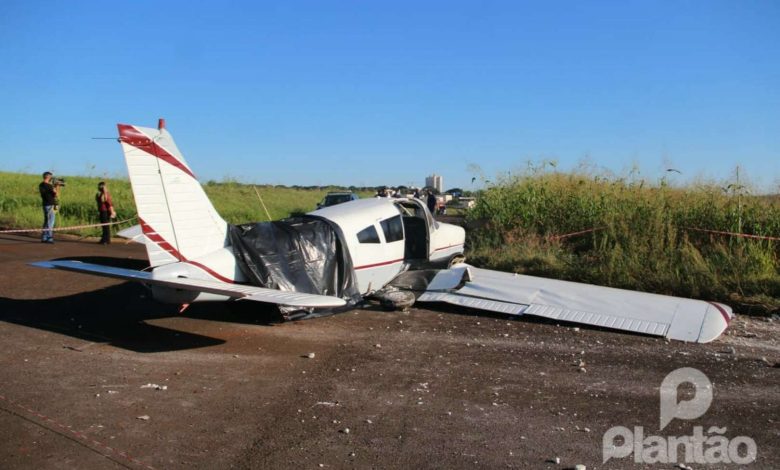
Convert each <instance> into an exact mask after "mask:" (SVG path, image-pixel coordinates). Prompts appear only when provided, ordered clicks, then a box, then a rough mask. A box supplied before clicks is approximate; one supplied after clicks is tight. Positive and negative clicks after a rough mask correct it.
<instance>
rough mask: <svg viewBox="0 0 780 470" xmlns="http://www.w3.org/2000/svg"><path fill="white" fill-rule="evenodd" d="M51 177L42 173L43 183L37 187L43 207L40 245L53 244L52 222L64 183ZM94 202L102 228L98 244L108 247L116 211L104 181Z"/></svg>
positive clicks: (47, 173)
mask: <svg viewBox="0 0 780 470" xmlns="http://www.w3.org/2000/svg"><path fill="white" fill-rule="evenodd" d="M53 177H54V175H53V174H52V172H50V171H47V172H44V173H43V181H41V184H39V185H38V190H39V191H40V193H41V204H42V206H43V227H41V228H42V230H41V243H54V221H55V219H56V217H57V211H58V210H59V204H60V201H59V196H60V191H61V190H62V187H63V186H64V183H63V182H62V180H53ZM95 202H96V204H97V210H98V216H99V217H100V223H101V224H102V227H103V236H102V237H101V238H100V244H102V245H108V244H109V243H111V225H110V224H111V219H114V218H116V211H115V210H114V202H113V201H112V200H111V193H110V192H109V191H108V185H107V184H106V182H105V181H101V182H100V183H98V187H97V193H96V194H95Z"/></svg>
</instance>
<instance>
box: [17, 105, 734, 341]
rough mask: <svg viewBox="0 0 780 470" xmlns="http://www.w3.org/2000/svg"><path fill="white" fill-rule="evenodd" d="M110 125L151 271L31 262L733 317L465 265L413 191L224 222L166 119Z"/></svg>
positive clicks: (232, 293) (144, 275) (298, 298)
mask: <svg viewBox="0 0 780 470" xmlns="http://www.w3.org/2000/svg"><path fill="white" fill-rule="evenodd" d="M117 127H118V129H119V141H120V143H121V145H122V149H123V151H124V156H125V161H126V163H127V169H128V175H129V178H130V183H131V185H132V189H133V195H134V197H135V203H136V208H137V211H138V219H139V221H140V229H130V230H127V231H124V232H125V235H128V234H129V235H128V236H132V237H133V238H134V239H135V240H136V241H139V242H141V243H144V244H145V246H146V250H147V254H148V257H149V264H150V267H151V270H150V271H135V270H129V269H123V268H115V267H109V266H102V265H96V264H89V263H82V262H78V261H68V260H63V261H43V262H38V263H32V264H33V265H34V266H37V267H43V268H55V269H63V270H67V271H75V272H80V273H86V274H94V275H99V276H107V277H113V278H118V279H124V280H129V281H136V282H140V283H142V284H145V285H147V286H148V287H150V288H151V291H152V294H153V296H154V298H155V299H157V300H159V301H161V302H165V303H173V304H179V305H188V304H190V303H192V302H198V301H215V300H216V301H225V300H243V301H247V300H248V301H258V302H265V303H272V304H277V305H279V306H280V307H281V309H282V311H283V312H285V311H286V312H293V311H304V312H317V311H320V309H330V311H333V310H334V309H335V310H338V309H339V308H341V309H345V308H349V307H352V306H355V305H356V304H357V303H358V302H359V301H360V300H361V299H362V298H363V297H367V296H372V295H374V296H376V295H379V296H380V298H381V297H382V296H383V295H384V296H385V298H392V295H393V294H394V293H395V294H398V293H404V292H406V293H407V294H406V296H405V298H407V299H408V298H409V296H410V295H409V294H408V292H409V291H415V293H416V295H415V296H414V297H416V301H418V302H446V303H450V304H455V305H460V306H464V307H469V308H473V309H478V310H486V311H491V312H498V313H503V314H508V315H534V316H540V317H545V318H549V319H553V320H560V321H566V322H572V323H581V324H586V325H593V326H597V327H604V328H611V329H616V330H624V331H630V332H635V333H642V334H647V335H656V336H662V337H666V338H669V339H675V340H681V341H690V342H700V343H706V342H709V341H712V340H714V339H716V338H717V337H718V336H720V334H721V333H722V332H723V331H724V330H725V329H726V327H727V326H728V323H729V322H730V321H731V319H732V318H733V313H732V311H731V309H730V308H729V307H728V306H726V305H723V304H719V303H715V302H705V301H701V300H692V299H684V298H679V297H670V296H664V295H657V294H649V293H642V292H634V291H628V290H622V289H614V288H609V287H601V286H593V285H587V284H580V283H574V282H567V281H559V280H552V279H544V278H539V277H532V276H526V275H517V274H510V273H503V272H497V271H490V270H486V269H479V268H476V267H473V266H469V265H468V264H465V263H463V262H461V261H462V260H463V248H464V242H465V232H464V230H463V228H461V227H458V226H455V225H450V224H445V223H441V222H438V221H436V220H434V218H433V217H432V216H431V214H430V212H429V211H428V209H427V207H426V205H425V204H424V203H423V202H422V201H420V200H417V199H413V198H399V199H389V198H375V199H360V200H356V201H350V202H346V203H343V204H339V205H336V206H331V207H326V208H323V209H319V210H315V211H313V212H310V213H309V214H307V215H306V216H305V217H302V218H297V219H290V220H288V221H277V222H267V223H258V224H247V225H241V226H230V225H229V224H228V223H227V222H225V221H224V220H223V219H222V218H221V217H220V215H219V214H218V213H217V211H216V210H215V209H214V207H213V206H212V204H211V202H210V201H209V199H208V197H207V196H206V194H205V192H204V191H203V187H202V186H201V185H200V183H199V182H198V180H197V179H196V177H195V174H194V173H193V171H192V170H191V169H190V167H189V166H188V165H187V163H186V161H185V160H184V158H183V157H182V155H181V153H180V152H179V150H178V148H177V147H176V144H175V143H174V141H173V138H172V137H171V135H170V134H169V133H168V131H167V130H166V129H165V123H164V120H162V119H160V122H159V125H158V128H157V129H154V128H145V127H139V126H131V125H127V124H119V125H118V126H117ZM133 232H136V233H133ZM436 267H439V268H441V269H433V268H436ZM402 297H403V296H402ZM413 300H414V298H413ZM290 317H291V318H295V317H296V316H295V315H291V316H290Z"/></svg>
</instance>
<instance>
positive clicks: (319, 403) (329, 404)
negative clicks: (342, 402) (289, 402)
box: [298, 401, 339, 412]
mask: <svg viewBox="0 0 780 470" xmlns="http://www.w3.org/2000/svg"><path fill="white" fill-rule="evenodd" d="M338 404H339V402H337V401H335V402H334V401H318V402H317V403H315V406H316V405H322V406H338ZM298 411H299V412H300V410H298Z"/></svg>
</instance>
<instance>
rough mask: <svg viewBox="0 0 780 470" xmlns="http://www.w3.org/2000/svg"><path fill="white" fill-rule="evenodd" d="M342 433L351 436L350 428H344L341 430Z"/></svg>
mask: <svg viewBox="0 0 780 470" xmlns="http://www.w3.org/2000/svg"><path fill="white" fill-rule="evenodd" d="M341 432H342V433H344V434H349V428H344V429H342V430H341Z"/></svg>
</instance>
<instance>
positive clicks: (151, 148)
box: [116, 124, 197, 179]
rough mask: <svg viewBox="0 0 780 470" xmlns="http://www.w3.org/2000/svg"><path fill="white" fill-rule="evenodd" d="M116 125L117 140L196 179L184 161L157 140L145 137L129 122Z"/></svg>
mask: <svg viewBox="0 0 780 470" xmlns="http://www.w3.org/2000/svg"><path fill="white" fill-rule="evenodd" d="M116 127H117V128H118V129H119V140H121V141H122V142H124V143H126V144H128V145H132V146H133V147H135V148H137V149H139V150H143V151H144V152H146V153H148V154H149V155H152V156H154V157H157V158H159V159H160V160H162V161H164V162H166V163H169V164H170V165H173V166H175V167H176V168H178V169H180V170H181V171H183V172H184V173H187V174H188V175H190V176H191V177H192V178H193V179H197V178H196V177H195V174H194V173H192V171H191V170H190V169H189V168H187V167H186V166H185V165H184V163H182V162H181V161H179V159H178V158H176V157H174V156H173V155H171V154H170V153H169V152H168V151H167V150H165V149H164V148H162V147H161V146H159V145H157V142H155V141H153V140H152V139H150V138H149V137H147V135H146V134H144V133H143V132H141V131H139V130H138V129H136V128H135V127H133V126H131V125H129V124H117V125H116Z"/></svg>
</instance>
